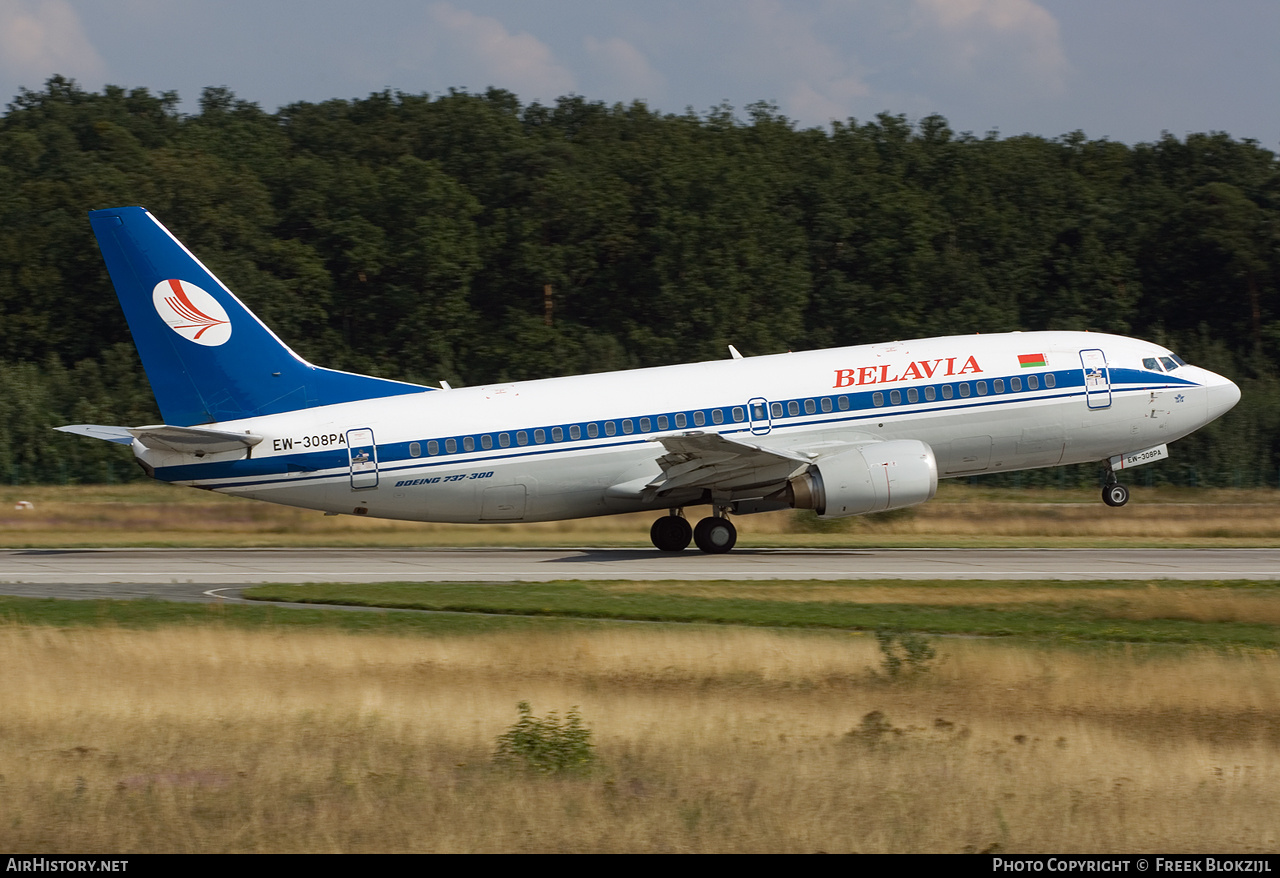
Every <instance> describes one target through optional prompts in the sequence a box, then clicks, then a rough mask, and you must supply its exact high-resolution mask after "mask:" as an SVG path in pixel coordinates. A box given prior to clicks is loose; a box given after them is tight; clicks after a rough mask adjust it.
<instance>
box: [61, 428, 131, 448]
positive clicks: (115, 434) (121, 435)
mask: <svg viewBox="0 0 1280 878" xmlns="http://www.w3.org/2000/svg"><path fill="white" fill-rule="evenodd" d="M53 429H55V430H57V431H58V432H59V433H74V434H75V435H77V436H88V437H89V438H90V439H105V440H106V441H108V442H118V443H120V444H121V445H132V444H133V434H132V433H130V432H129V428H128V427H108V426H105V425H103V424H67V426H65V427H54V428H53Z"/></svg>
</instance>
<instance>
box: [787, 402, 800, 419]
mask: <svg viewBox="0 0 1280 878" xmlns="http://www.w3.org/2000/svg"><path fill="white" fill-rule="evenodd" d="M787 414H789V415H791V416H792V417H795V416H796V415H798V414H800V403H798V402H796V401H795V400H794V399H793V400H791V402H789V403H787Z"/></svg>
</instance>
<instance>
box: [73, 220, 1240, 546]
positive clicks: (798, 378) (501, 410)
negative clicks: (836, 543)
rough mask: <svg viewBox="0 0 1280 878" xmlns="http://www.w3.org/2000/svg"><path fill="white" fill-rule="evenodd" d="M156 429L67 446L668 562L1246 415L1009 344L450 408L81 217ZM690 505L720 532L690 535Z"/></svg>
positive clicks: (720, 369)
mask: <svg viewBox="0 0 1280 878" xmlns="http://www.w3.org/2000/svg"><path fill="white" fill-rule="evenodd" d="M89 220H90V223H91V224H92V227H93V231H94V234H95V235H96V237H97V240H98V244H99V247H100V248H101V250H102V255H103V258H104V260H105V261H106V265H107V269H108V272H109V274H110V276H111V280H112V283H113V285H114V286H115V290H116V293H117V295H118V297H119V299H120V304H121V306H122V307H123V309H124V312H125V316H126V318H127V320H128V323H129V327H130V330H131V332H132V334H133V339H134V342H135V344H136V345H137V348H138V353H139V355H140V356H141V359H142V364H143V368H144V369H145V371H146V374H147V378H148V380H149V381H150V383H151V387H152V390H153V392H154V394H155V398H156V402H157V403H158V405H159V408H160V412H161V415H162V417H163V418H164V421H165V422H164V423H163V424H153V425H145V426H140V427H121V426H105V425H93V424H74V425H69V426H65V427H58V428H56V429H59V430H62V431H65V432H69V433H75V434H79V435H84V436H91V437H94V438H99V439H105V440H108V441H111V442H117V443H120V444H123V445H128V446H130V447H131V448H132V450H133V453H134V455H135V457H136V459H137V462H138V463H139V464H140V465H141V466H142V468H143V469H144V470H145V471H146V473H147V474H148V475H149V476H151V477H153V478H156V479H159V480H162V481H166V482H173V483H176V484H181V485H189V486H193V487H197V488H205V489H209V490H213V491H219V492H222V493H226V494H234V495H239V496H242V497H250V498H254V499H258V500H267V501H271V502H273V503H280V504H285V505H288V506H297V507H303V508H308V509H316V510H323V511H324V512H326V513H328V514H351V515H367V516H371V517H378V518H391V519H404V520H411V521H436V522H476V523H511V522H522V521H552V520H562V519H570V518H583V517H589V516H596V515H608V514H613V513H622V512H637V511H662V512H663V513H664V514H662V515H661V516H660V517H659V518H658V519H657V520H656V521H655V522H654V523H653V526H652V528H651V530H650V537H651V539H652V542H653V544H654V546H655V547H656V548H658V549H659V550H661V551H664V552H679V551H681V550H683V549H685V548H686V547H687V546H688V545H689V543H690V540H692V541H693V542H694V543H695V544H696V545H697V547H698V548H699V549H701V550H702V551H703V552H707V553H713V554H715V553H721V552H727V551H729V550H730V549H732V548H733V546H734V544H735V543H736V541H737V530H736V528H735V526H734V524H733V523H732V522H731V521H730V519H729V515H730V514H733V515H748V514H751V513H756V512H763V511H768V510H778V509H787V508H797V509H811V510H813V511H814V512H815V513H816V514H817V516H818V517H819V518H822V519H833V518H841V517H844V516H850V515H862V514H866V513H873V512H882V511H887V510H892V509H901V508H904V507H907V506H912V505H915V504H917V503H923V502H925V501H927V500H929V499H931V498H932V497H933V496H934V494H935V492H936V491H937V487H938V480H939V479H943V478H955V477H965V476H971V475H974V474H977V473H995V472H1011V471H1014V470H1023V469H1033V468H1039V467H1053V466H1060V465H1065V464H1073V463H1086V462H1099V463H1101V464H1102V466H1103V467H1104V472H1105V482H1106V484H1105V486H1104V488H1103V493H1102V498H1103V500H1104V502H1105V503H1107V504H1108V505H1110V506H1123V505H1124V504H1125V503H1126V502H1128V499H1129V491H1128V489H1127V488H1126V487H1125V486H1124V485H1122V484H1121V483H1120V481H1119V477H1118V473H1119V472H1121V471H1124V470H1127V469H1130V468H1132V467H1135V466H1140V465H1143V464H1148V463H1152V462H1154V461H1158V460H1161V459H1164V458H1167V457H1168V455H1169V452H1168V443H1170V442H1172V441H1174V440H1176V439H1179V438H1181V437H1183V436H1186V435H1187V434H1189V433H1191V432H1193V431H1195V430H1196V429H1198V428H1200V427H1202V426H1204V425H1205V424H1207V423H1209V422H1210V421H1213V420H1214V419H1215V418H1218V417H1219V416H1221V415H1222V414H1224V413H1225V412H1227V411H1228V410H1229V409H1231V407H1232V406H1234V405H1235V404H1236V403H1237V402H1238V401H1239V399H1240V390H1239V388H1238V387H1237V386H1236V385H1235V384H1234V383H1232V382H1231V381H1230V380H1228V379H1227V378H1224V377H1222V376H1221V375H1216V374H1214V373H1213V372H1210V371H1208V370H1206V369H1202V368H1199V367H1197V366H1193V365H1190V364H1188V363H1186V362H1185V361H1183V360H1182V359H1181V358H1179V357H1178V356H1177V355H1175V354H1174V353H1173V352H1172V351H1170V350H1168V349H1166V348H1164V347H1161V346H1160V345H1157V344H1152V343H1151V342H1147V341H1142V340H1139V339H1133V338H1126V337H1122V336H1117V335H1108V334H1103V333H1094V332H1068V331H1051V332H1005V333H996V334H977V335H963V336H952V337H946V338H926V339H914V340H908V341H894V342H889V343H884V344H870V345H859V346H855V347H844V348H834V349H829V350H817V351H808V352H797V353H785V354H773V355H767V356H753V357H743V356H742V355H741V354H740V353H738V351H737V350H736V349H735V348H733V347H732V346H730V349H729V352H730V354H731V356H730V357H728V358H726V359H724V360H719V361H713V362H702V363H692V364H686V365H675V366H659V367H655V368H646V369H634V370H628V371H622V372H608V373H597V374H589V375H577V376H572V377H563V378H548V379H542V380H537V381H520V382H510V383H498V384H488V385H484V386H479V387H466V388H456V389H454V388H450V386H449V385H448V384H447V383H446V382H441V386H440V387H439V388H434V387H428V386H423V385H418V384H410V383H406V382H401V381H392V380H387V379H383V378H376V377H371V376H366V375H357V374H352V373H348V372H339V371H334V370H331V369H325V368H321V367H318V366H314V365H312V364H310V363H308V362H307V361H305V360H304V359H302V358H301V357H300V356H298V355H297V354H295V353H294V352H293V351H292V350H290V349H289V347H288V346H287V345H286V344H285V343H284V342H282V341H281V340H280V339H279V338H278V337H277V336H276V335H275V333H273V332H272V331H271V330H270V329H269V328H267V326H265V325H264V324H263V323H262V322H261V321H260V320H259V319H258V318H257V317H256V316H254V314H253V313H252V312H251V311H250V310H249V309H248V308H247V307H246V306H245V305H244V304H243V303H242V302H241V301H240V300H239V299H238V298H237V297H236V296H235V295H234V294H233V293H232V292H231V290H230V289H228V288H227V287H226V286H225V285H224V284H223V283H222V282H221V281H219V280H218V278H217V277H215V276H214V274H213V273H212V272H211V271H210V270H209V269H208V268H206V267H205V266H204V264H203V263H201V262H200V260H199V259H197V258H196V257H195V256H194V255H192V253H191V252H190V251H189V250H187V248H186V247H185V246H183V244H182V243H181V242H179V241H178V239H177V238H176V237H174V236H173V234H171V233H170V232H169V230H168V229H166V228H165V227H164V226H163V225H161V224H160V222H159V221H158V220H156V219H155V217H153V216H152V215H151V214H150V213H149V212H148V211H147V210H145V209H144V208H142V207H120V208H112V209H107V210H94V211H91V212H90V213H89ZM691 506H710V507H711V514H710V515H708V516H706V517H704V518H702V519H701V520H700V521H699V522H698V523H697V525H696V526H692V525H691V524H690V523H689V521H688V520H687V519H686V518H685V509H686V508H687V507H691Z"/></svg>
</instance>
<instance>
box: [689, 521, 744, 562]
mask: <svg viewBox="0 0 1280 878" xmlns="http://www.w3.org/2000/svg"><path fill="white" fill-rule="evenodd" d="M693 541H694V542H695V543H697V544H698V548H699V549H701V550H702V551H704V552H706V553H708V554H711V555H720V554H723V553H725V552H727V551H729V550H730V549H732V548H733V544H734V543H736V542H737V541H738V529H737V528H736V527H734V526H733V523H732V522H731V521H729V519H727V518H721V517H719V516H715V515H713V516H711V517H710V518H704V519H702V521H700V522H698V526H697V527H695V528H694V529H693Z"/></svg>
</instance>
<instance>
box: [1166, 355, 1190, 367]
mask: <svg viewBox="0 0 1280 878" xmlns="http://www.w3.org/2000/svg"><path fill="white" fill-rule="evenodd" d="M1169 356H1171V357H1173V361H1174V362H1175V363H1177V364H1178V365H1179V366H1185V365H1187V361H1186V360H1184V359H1182V357H1180V356H1178V355H1177V354H1170V355H1169Z"/></svg>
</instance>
